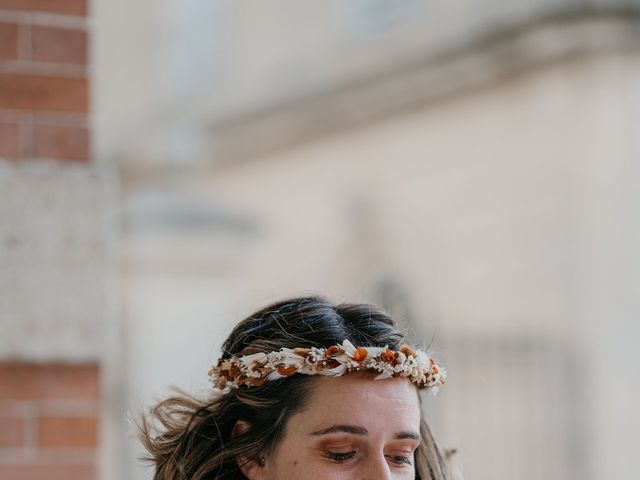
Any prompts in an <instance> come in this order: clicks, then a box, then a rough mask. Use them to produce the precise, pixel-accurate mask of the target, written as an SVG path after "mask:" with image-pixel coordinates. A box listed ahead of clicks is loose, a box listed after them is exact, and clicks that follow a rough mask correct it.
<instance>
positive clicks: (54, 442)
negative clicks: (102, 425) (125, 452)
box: [38, 416, 98, 448]
mask: <svg viewBox="0 0 640 480" xmlns="http://www.w3.org/2000/svg"><path fill="white" fill-rule="evenodd" d="M38 443H39V445H40V447H42V448H68V447H76V448H77V447H81V448H95V447H96V445H97V444H98V420H97V418H96V417H57V416H56V417H54V416H43V417H41V418H40V420H39V423H38Z"/></svg>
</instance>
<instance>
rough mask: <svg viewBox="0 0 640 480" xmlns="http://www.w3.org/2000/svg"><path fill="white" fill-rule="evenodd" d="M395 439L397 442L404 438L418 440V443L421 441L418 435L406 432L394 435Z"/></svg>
mask: <svg viewBox="0 0 640 480" xmlns="http://www.w3.org/2000/svg"><path fill="white" fill-rule="evenodd" d="M395 438H396V439H398V440H403V439H405V438H410V439H412V440H418V441H421V440H422V437H421V436H420V434H419V433H415V432H408V431H406V432H399V433H396V435H395Z"/></svg>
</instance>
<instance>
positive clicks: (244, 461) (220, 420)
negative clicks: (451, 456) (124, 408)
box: [140, 297, 453, 480]
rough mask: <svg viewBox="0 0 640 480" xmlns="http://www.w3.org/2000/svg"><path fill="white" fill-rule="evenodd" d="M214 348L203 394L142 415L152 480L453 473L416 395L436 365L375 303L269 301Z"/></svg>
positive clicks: (401, 477)
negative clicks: (218, 351) (209, 385)
mask: <svg viewBox="0 0 640 480" xmlns="http://www.w3.org/2000/svg"><path fill="white" fill-rule="evenodd" d="M222 350H223V355H222V357H221V358H220V360H219V361H218V362H217V364H216V365H215V366H214V367H213V368H212V369H211V370H210V372H209V375H210V377H211V381H212V382H213V385H214V391H213V394H212V396H211V397H210V398H208V399H206V400H197V399H195V398H192V397H190V396H188V395H186V394H184V393H182V392H181V393H180V394H179V395H178V396H174V397H171V398H168V399H166V400H164V401H162V402H160V403H159V404H158V405H156V406H155V407H154V409H153V410H152V414H151V417H152V418H144V417H143V419H142V422H141V425H140V429H141V439H142V442H143V444H144V445H145V447H146V448H147V450H148V451H149V453H150V455H149V457H147V460H150V461H151V462H152V463H153V464H154V466H155V474H154V477H153V478H154V479H155V480H169V479H171V480H178V479H180V480H183V479H184V480H187V479H188V480H214V479H216V480H217V479H249V480H290V479H302V478H309V479H314V480H329V479H332V480H347V479H349V480H355V479H358V480H361V479H371V480H374V479H375V480H378V479H394V480H405V479H406V480H408V479H421V480H427V479H429V480H445V479H446V480H451V479H452V478H453V477H452V476H451V474H450V472H449V471H448V468H447V465H446V463H447V462H446V459H445V456H444V454H443V453H441V451H440V450H439V448H438V447H437V446H436V443H435V441H434V438H433V436H432V434H431V432H430V430H429V428H428V426H427V424H426V422H425V421H424V419H423V418H422V417H421V409H420V401H421V400H420V396H419V394H418V392H419V391H420V390H432V391H436V390H437V388H438V387H439V386H440V385H441V384H442V383H444V378H445V373H444V370H443V369H442V368H441V367H438V366H437V364H436V363H435V361H434V360H433V359H432V358H431V357H428V356H427V355H426V354H425V353H424V352H422V351H419V350H415V349H413V348H412V347H410V346H409V345H406V344H405V343H404V339H403V335H402V334H401V333H400V332H399V331H398V330H396V329H395V328H394V322H393V320H392V319H391V318H390V317H389V316H388V315H387V314H386V313H384V312H383V311H381V310H380V309H378V308H376V307H374V306H371V305H365V304H342V305H334V304H332V303H330V302H329V301H327V300H326V299H324V298H320V297H303V298H294V299H290V300H286V301H282V302H278V303H275V304H273V305H269V306H267V307H265V308H263V309H261V310H260V311H258V312H256V313H254V314H253V315H251V316H250V317H248V318H246V319H245V320H243V321H241V322H240V323H239V324H238V325H237V326H236V327H235V329H234V330H233V332H232V333H231V335H230V336H229V338H228V339H227V340H226V341H225V343H224V345H223V349H222ZM153 419H155V420H157V421H158V422H159V423H160V424H161V428H160V429H159V430H155V429H154V428H153V427H152V422H153Z"/></svg>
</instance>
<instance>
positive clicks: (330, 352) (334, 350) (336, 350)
mask: <svg viewBox="0 0 640 480" xmlns="http://www.w3.org/2000/svg"><path fill="white" fill-rule="evenodd" d="M341 353H342V349H341V348H340V347H338V346H337V345H331V346H330V347H329V348H327V349H326V350H325V352H324V356H325V357H326V358H331V357H333V356H334V355H339V354H341Z"/></svg>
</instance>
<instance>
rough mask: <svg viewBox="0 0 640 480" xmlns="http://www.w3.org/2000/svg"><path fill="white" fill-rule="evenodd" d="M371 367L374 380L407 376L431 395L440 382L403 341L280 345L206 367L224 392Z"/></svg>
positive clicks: (434, 369)
mask: <svg viewBox="0 0 640 480" xmlns="http://www.w3.org/2000/svg"><path fill="white" fill-rule="evenodd" d="M363 370H372V371H375V372H378V375H377V376H376V377H375V379H376V380H379V379H384V378H392V377H408V378H409V379H410V380H411V381H412V382H413V383H415V384H416V385H417V386H418V388H428V389H431V391H432V392H433V394H434V395H435V394H436V393H437V392H438V388H439V387H440V386H441V385H442V384H444V380H445V377H446V372H445V369H444V368H443V367H440V366H438V365H437V364H436V361H435V360H434V359H433V358H432V357H430V356H428V355H427V354H426V353H425V352H423V351H422V350H414V349H413V348H411V347H410V346H409V345H406V344H403V345H401V346H400V348H398V350H391V349H389V348H388V347H386V346H385V347H355V346H354V345H353V344H352V343H351V342H350V341H349V340H344V341H343V342H342V344H339V345H332V346H330V347H328V348H316V347H311V348H301V347H298V348H293V349H291V348H281V349H280V350H279V351H277V352H268V353H264V352H260V353H254V354H251V355H244V356H242V357H235V356H233V357H231V358H227V359H222V358H221V359H220V360H218V364H217V366H215V367H213V368H212V369H211V370H209V377H210V378H209V380H210V381H211V382H212V383H213V385H214V388H216V389H218V390H221V391H222V393H228V392H230V391H231V389H233V388H238V387H240V386H241V385H247V386H259V385H262V384H264V383H265V382H267V381H270V380H277V379H279V378H285V377H290V376H291V375H295V374H296V373H302V374H304V375H326V376H334V377H339V376H342V375H344V374H346V373H348V372H353V371H363Z"/></svg>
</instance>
